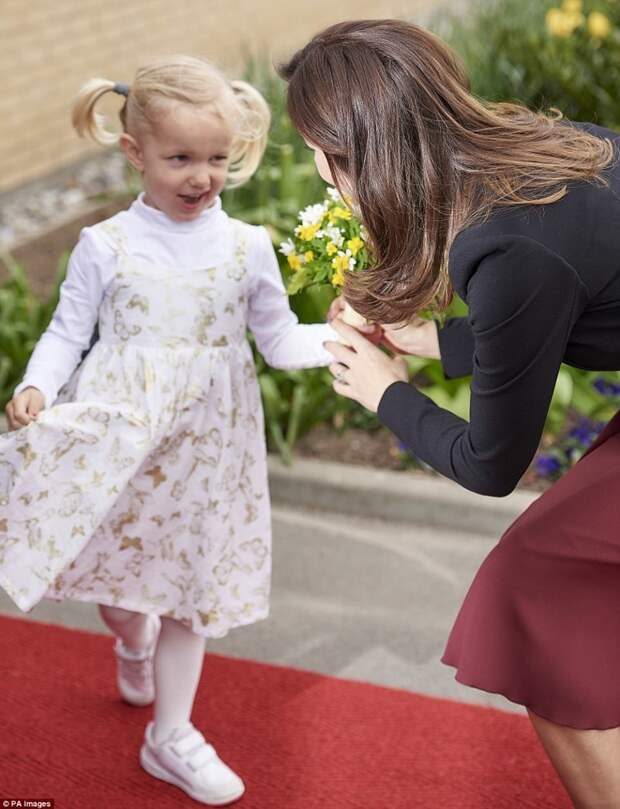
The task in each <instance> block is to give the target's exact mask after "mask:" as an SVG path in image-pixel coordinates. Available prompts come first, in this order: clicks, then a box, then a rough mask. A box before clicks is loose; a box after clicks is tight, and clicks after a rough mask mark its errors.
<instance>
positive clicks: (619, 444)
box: [442, 411, 620, 730]
mask: <svg viewBox="0 0 620 809" xmlns="http://www.w3.org/2000/svg"><path fill="white" fill-rule="evenodd" d="M442 662H444V663H446V664H447V665H449V666H454V667H455V668H456V670H457V671H456V675H455V676H456V679H457V680H458V681H459V682H461V683H464V684H465V685H469V686H472V687H474V688H480V689H482V690H484V691H490V692H493V693H497V694H502V695H504V696H505V697H507V698H508V699H509V700H511V701H512V702H516V703H519V704H521V705H525V706H526V707H527V708H529V709H530V710H532V711H533V712H534V713H536V714H538V715H539V716H541V717H543V718H545V719H548V720H550V721H551V722H554V723H556V724H559V725H566V726H569V727H572V728H578V729H582V730H586V729H598V730H604V729H608V728H615V727H618V726H620V411H619V412H618V413H617V414H616V415H615V416H614V417H613V418H612V419H611V421H610V422H609V423H608V424H607V425H606V427H605V428H604V430H603V431H602V433H601V434H600V435H599V436H598V438H597V439H596V441H595V442H594V443H593V444H592V445H591V447H590V448H589V449H588V451H587V452H586V453H585V454H584V455H583V456H582V458H581V459H580V460H579V461H578V462H577V463H576V464H575V466H573V467H572V469H570V470H569V472H567V473H566V474H565V475H564V476H563V477H562V478H561V479H560V480H558V481H557V482H556V483H555V484H554V485H553V486H552V487H551V488H550V489H548V490H547V491H546V492H545V493H544V494H542V495H541V496H540V497H539V498H538V499H537V500H535V501H534V502H533V503H532V505H531V506H530V507H529V508H528V509H527V510H526V511H525V512H524V513H523V514H522V515H521V516H519V517H518V518H517V519H516V520H515V521H514V522H513V523H512V525H511V526H510V527H509V528H508V529H507V531H506V532H505V533H504V534H503V536H502V537H501V540H500V542H499V543H498V545H497V546H496V547H495V548H494V549H493V550H492V551H491V553H490V554H489V555H488V556H487V558H486V560H485V561H484V563H483V564H482V566H481V568H480V569H479V571H478V573H477V575H476V578H475V579H474V581H473V583H472V585H471V587H470V589H469V592H468V594H467V596H466V598H465V601H464V603H463V605H462V607H461V610H460V612H459V615H458V617H457V619H456V622H455V624H454V627H453V628H452V632H451V634H450V637H449V639H448V644H447V647H446V651H445V653H444V656H443V658H442Z"/></svg>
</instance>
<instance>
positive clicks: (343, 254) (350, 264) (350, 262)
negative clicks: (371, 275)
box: [338, 250, 357, 271]
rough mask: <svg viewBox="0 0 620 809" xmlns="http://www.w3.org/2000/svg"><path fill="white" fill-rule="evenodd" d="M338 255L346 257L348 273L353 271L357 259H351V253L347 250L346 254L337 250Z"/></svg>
mask: <svg viewBox="0 0 620 809" xmlns="http://www.w3.org/2000/svg"><path fill="white" fill-rule="evenodd" d="M338 255H339V256H348V259H349V266H348V267H347V269H348V270H349V271H351V270H353V269H354V267H355V265H356V264H357V259H356V258H353V255H352V254H351V251H350V250H347V251H346V252H345V251H343V250H339V251H338Z"/></svg>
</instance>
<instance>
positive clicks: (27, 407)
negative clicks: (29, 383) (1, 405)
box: [5, 388, 45, 430]
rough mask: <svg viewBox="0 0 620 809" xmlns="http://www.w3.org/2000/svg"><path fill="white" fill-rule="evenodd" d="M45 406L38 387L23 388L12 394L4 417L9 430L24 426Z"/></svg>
mask: <svg viewBox="0 0 620 809" xmlns="http://www.w3.org/2000/svg"><path fill="white" fill-rule="evenodd" d="M44 407H45V398H44V396H43V394H42V393H41V391H40V390H39V389H38V388H24V390H23V391H21V393H18V394H17V396H14V397H13V398H12V399H11V401H10V402H9V403H8V405H7V406H6V410H5V412H6V418H7V421H8V424H9V430H17V429H19V428H20V427H26V426H27V425H28V424H30V422H31V421H36V419H37V416H38V415H39V413H40V412H41V410H43V408H44Z"/></svg>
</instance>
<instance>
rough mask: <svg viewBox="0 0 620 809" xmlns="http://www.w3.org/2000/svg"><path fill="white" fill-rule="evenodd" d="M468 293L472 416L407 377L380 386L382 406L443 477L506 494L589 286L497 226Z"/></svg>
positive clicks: (537, 426) (531, 447) (540, 423)
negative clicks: (430, 394)
mask: <svg viewBox="0 0 620 809" xmlns="http://www.w3.org/2000/svg"><path fill="white" fill-rule="evenodd" d="M465 297H466V300H467V303H468V305H469V321H470V324H471V327H472V334H473V339H474V356H473V375H472V382H471V406H470V421H469V423H468V422H466V421H464V420H463V419H460V418H458V417H457V416H455V415H453V414H452V413H450V412H448V411H446V410H444V409H442V408H440V407H438V406H437V405H435V404H434V402H432V401H431V399H429V398H428V397H427V396H425V395H424V394H423V393H422V392H421V391H419V390H417V389H416V388H414V387H413V386H410V385H408V384H406V383H404V382H396V383H393V384H392V385H390V387H389V388H388V389H387V390H386V392H385V393H384V395H383V397H382V399H381V402H380V404H379V414H378V415H379V418H380V419H381V421H382V422H383V424H385V425H386V426H387V427H388V428H390V429H391V430H392V431H393V432H394V433H395V434H396V435H398V436H399V437H400V439H401V440H402V441H403V442H404V443H405V444H406V445H407V446H409V447H410V448H411V450H412V451H413V452H414V453H415V455H416V456H418V457H419V458H421V459H422V460H423V461H425V462H426V463H428V464H429V465H430V466H432V467H433V468H434V469H436V470H437V471H439V472H441V473H442V474H443V475H445V476H446V477H449V478H452V479H453V480H455V481H456V482H457V483H459V484H461V485H462V486H464V487H465V488H467V489H471V490H472V491H475V492H478V493H480V494H487V495H494V496H504V495H506V494H509V493H510V492H511V491H512V490H513V489H514V487H515V486H516V484H517V483H518V481H519V479H520V478H521V476H522V475H523V473H524V472H525V470H526V469H527V466H528V464H529V463H530V461H531V459H532V457H533V456H534V453H535V452H536V448H537V447H538V443H539V441H540V437H541V434H542V430H543V427H544V423H545V418H546V415H547V411H548V408H549V404H550V401H551V396H552V394H553V389H554V386H555V381H556V378H557V374H558V371H559V368H560V364H561V363H562V360H563V357H564V353H565V350H566V345H567V341H568V337H569V334H570V330H571V327H572V325H573V322H574V320H575V319H576V318H577V316H578V314H579V308H580V306H582V305H583V304H584V302H585V300H586V298H587V295H586V291H585V288H584V287H583V285H582V283H581V281H580V280H579V278H578V276H577V274H576V273H575V271H574V269H573V268H572V267H571V266H570V265H569V264H567V263H566V262H565V261H564V260H563V259H562V258H561V257H559V256H558V255H557V254H556V253H554V252H551V251H550V250H548V249H547V248H546V247H544V246H543V245H541V244H540V243H538V242H536V241H534V240H532V239H530V238H528V237H525V236H503V237H501V238H498V239H497V240H496V241H495V243H494V246H493V249H492V250H490V251H489V252H487V254H486V255H484V256H483V257H482V258H481V260H480V261H479V263H477V266H476V267H475V269H474V271H473V273H472V275H471V276H470V278H469V282H468V283H467V285H466V296H465Z"/></svg>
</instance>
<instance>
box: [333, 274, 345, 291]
mask: <svg viewBox="0 0 620 809" xmlns="http://www.w3.org/2000/svg"><path fill="white" fill-rule="evenodd" d="M332 286H335V287H341V286H344V272H343V270H336V272H335V273H334V274H333V275H332Z"/></svg>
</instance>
